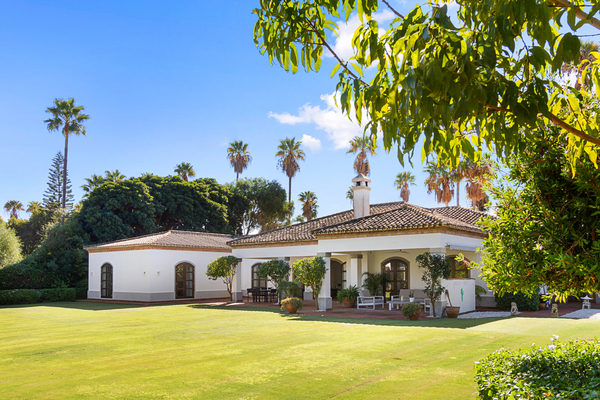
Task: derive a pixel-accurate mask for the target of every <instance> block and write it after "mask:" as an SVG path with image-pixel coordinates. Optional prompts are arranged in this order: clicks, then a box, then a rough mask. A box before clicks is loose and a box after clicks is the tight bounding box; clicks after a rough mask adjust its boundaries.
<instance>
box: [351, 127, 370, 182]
mask: <svg viewBox="0 0 600 400" xmlns="http://www.w3.org/2000/svg"><path fill="white" fill-rule="evenodd" d="M376 147H377V146H376V144H375V143H374V142H373V141H372V140H371V138H369V137H366V136H364V135H363V137H359V136H355V137H354V139H352V140H350V150H348V152H347V153H346V154H348V153H352V154H356V153H358V155H357V156H356V160H354V170H355V171H356V173H357V174H363V175H364V176H369V175H370V174H371V169H370V167H369V160H368V159H367V153H369V154H370V155H372V156H374V155H375V154H376V153H375V148H376Z"/></svg>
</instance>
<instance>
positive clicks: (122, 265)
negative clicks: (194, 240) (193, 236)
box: [88, 249, 229, 301]
mask: <svg viewBox="0 0 600 400" xmlns="http://www.w3.org/2000/svg"><path fill="white" fill-rule="evenodd" d="M227 254H228V253H223V252H204V251H184V250H162V249H146V250H127V251H110V252H92V253H90V254H89V272H88V274H89V276H88V278H89V284H88V285H89V287H88V297H89V298H92V299H99V298H100V275H101V274H100V269H101V267H102V265H104V264H105V263H109V264H111V265H112V267H113V297H112V298H113V299H114V300H132V301H164V300H174V299H175V266H177V265H178V264H180V263H182V262H187V263H190V264H191V265H193V266H194V274H195V275H194V278H195V280H194V285H195V294H194V298H219V297H228V296H229V294H228V293H227V288H226V286H225V284H224V283H223V282H222V281H221V280H217V281H213V280H209V279H208V278H207V277H206V266H207V265H208V263H210V262H211V261H212V260H214V259H215V258H218V257H221V256H224V255H227Z"/></svg>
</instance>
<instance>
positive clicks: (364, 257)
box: [358, 252, 369, 289]
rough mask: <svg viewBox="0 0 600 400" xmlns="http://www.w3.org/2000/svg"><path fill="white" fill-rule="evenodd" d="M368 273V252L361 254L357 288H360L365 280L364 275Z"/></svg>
mask: <svg viewBox="0 0 600 400" xmlns="http://www.w3.org/2000/svg"><path fill="white" fill-rule="evenodd" d="M365 272H369V252H364V253H363V254H362V262H361V263H360V266H359V269H358V288H359V289H360V288H362V284H363V282H364V280H365V277H364V275H363V274H364V273H365Z"/></svg>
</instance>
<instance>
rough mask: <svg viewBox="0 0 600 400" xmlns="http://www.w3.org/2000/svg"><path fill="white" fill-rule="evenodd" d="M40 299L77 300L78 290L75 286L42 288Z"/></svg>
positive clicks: (52, 300)
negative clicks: (76, 290)
mask: <svg viewBox="0 0 600 400" xmlns="http://www.w3.org/2000/svg"><path fill="white" fill-rule="evenodd" d="M39 292H40V293H41V294H42V297H41V298H40V301H47V302H54V301H75V297H76V292H75V289H73V288H58V289H40V290H39Z"/></svg>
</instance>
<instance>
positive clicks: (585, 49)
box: [562, 41, 598, 90]
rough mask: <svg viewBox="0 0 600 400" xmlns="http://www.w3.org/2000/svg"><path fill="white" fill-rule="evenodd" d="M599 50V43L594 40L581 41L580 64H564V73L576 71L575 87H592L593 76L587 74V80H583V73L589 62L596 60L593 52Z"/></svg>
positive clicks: (578, 88)
mask: <svg viewBox="0 0 600 400" xmlns="http://www.w3.org/2000/svg"><path fill="white" fill-rule="evenodd" d="M597 51H598V44H596V43H594V42H584V41H582V42H581V47H580V48H579V63H578V65H574V64H571V63H568V64H563V66H562V72H563V73H571V72H573V71H575V78H576V79H577V80H576V81H575V89H577V90H581V88H582V87H585V88H589V87H591V84H592V82H591V77H590V74H587V75H586V77H585V82H581V76H582V75H583V70H584V69H585V67H587V66H588V65H589V64H591V63H593V62H594V61H596V58H595V57H594V56H593V55H592V53H593V52H597Z"/></svg>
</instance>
